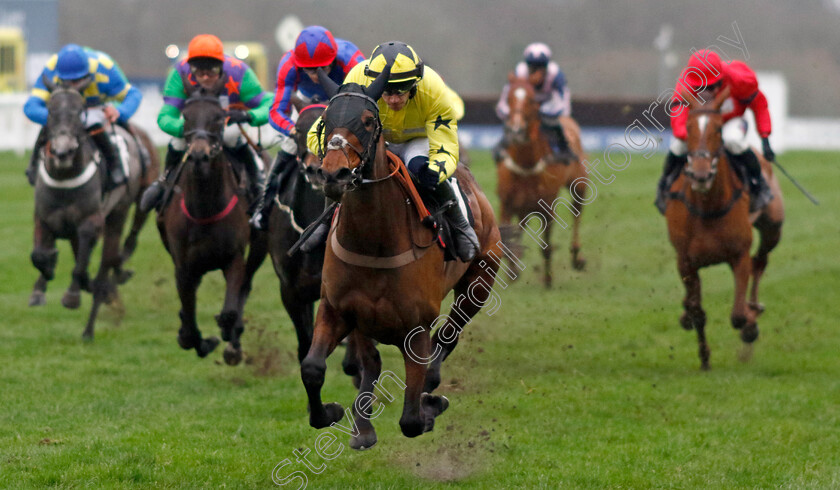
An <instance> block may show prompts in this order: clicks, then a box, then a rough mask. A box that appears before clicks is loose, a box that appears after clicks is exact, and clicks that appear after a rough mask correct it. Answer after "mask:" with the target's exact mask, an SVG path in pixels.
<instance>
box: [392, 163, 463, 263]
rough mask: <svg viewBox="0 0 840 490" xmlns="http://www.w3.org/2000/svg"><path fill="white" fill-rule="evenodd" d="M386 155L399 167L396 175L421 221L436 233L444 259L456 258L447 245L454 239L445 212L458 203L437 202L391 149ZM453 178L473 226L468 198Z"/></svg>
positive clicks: (393, 164)
mask: <svg viewBox="0 0 840 490" xmlns="http://www.w3.org/2000/svg"><path fill="white" fill-rule="evenodd" d="M387 155H388V159H389V160H390V162H391V166H392V167H393V166H398V167H400V171H398V172H397V173H396V177H397V179H398V181H399V182H400V184H401V185H402V186H403V189H404V190H405V191H406V193H407V194H408V198H409V199H411V201H412V203H413V204H414V206H415V209H416V210H417V213H418V215H419V216H420V221H421V223H423V225H424V226H426V227H427V228H429V229H431V230H432V231H434V232H435V233H436V235H437V236H436V240H435V241H436V242H437V244H438V246H439V247H440V248H441V249H442V250H443V255H444V260H445V261H450V260H456V259H457V257H456V256H455V251H454V250H453V248H452V247H450V246H449V244H450V243H455V239H454V238H453V229H452V225H451V224H450V223H449V221H448V220H447V219H446V214H445V213H446V211H447V209H448V206H451V205H455V206H457V205H458V204H457V203H456V204H452V203H451V202H449V203H445V202H439V201H438V200H437V199H436V198H435V196H434V194H433V193H432V192H430V191H428V190H426V189H424V188H423V187H420V186H418V185H416V183H415V181H414V176H413V175H412V174H411V172H409V171H408V168H407V167H406V166H405V164H403V162H402V160H400V158H399V157H398V156H397V155H395V154H394V153H392V152H391V151H388V152H387ZM453 180H454V181H455V183H456V184H457V189H458V192H459V193H460V194H461V201H462V202H463V203H464V207H465V208H466V216H467V221H468V222H469V223H470V226H475V218H474V216H473V213H472V209H470V206H469V202H470V201H469V198H468V197H467V194H466V193H465V192H464V189H462V188H461V183H460V182H458V180H457V179H454V178H453ZM443 185H448V184H443ZM461 211H462V212H463V211H464V209H463V208H462V210H461Z"/></svg>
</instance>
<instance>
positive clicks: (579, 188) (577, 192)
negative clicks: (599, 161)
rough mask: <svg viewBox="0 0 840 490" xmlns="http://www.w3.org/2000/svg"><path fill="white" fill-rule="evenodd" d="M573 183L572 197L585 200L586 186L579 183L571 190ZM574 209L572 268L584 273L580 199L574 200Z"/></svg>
mask: <svg viewBox="0 0 840 490" xmlns="http://www.w3.org/2000/svg"><path fill="white" fill-rule="evenodd" d="M572 165H577V166H581V165H580V164H575V163H572ZM580 173H581V175H580V176H585V174H584V173H583V172H582V171H581V172H580ZM572 182H574V181H572ZM572 182H570V183H569V186H570V187H569V190H570V191H574V192H572V197H573V198H574V197H575V196H579V197H581V198H582V199H583V200H585V199H586V190H587V189H586V185H584V184H582V183H578V184H576V185H575V188H574V189H572V188H571V184H572ZM572 207H573V208H574V210H575V212H574V213H573V214H574V216H573V222H572V244H571V246H570V247H569V251H570V252H571V253H572V267H573V268H574V269H575V270H577V271H582V270H583V269H585V268H586V259H585V258H583V255H581V253H580V215H581V211H582V210H583V205H582V204H581V203H580V202H578V199H572Z"/></svg>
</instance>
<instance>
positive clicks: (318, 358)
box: [300, 298, 349, 429]
mask: <svg viewBox="0 0 840 490" xmlns="http://www.w3.org/2000/svg"><path fill="white" fill-rule="evenodd" d="M348 331H349V326H348V325H347V323H346V322H345V321H344V319H343V318H341V316H340V315H339V314H338V313H337V312H336V311H335V309H334V308H333V307H332V305H330V303H329V301H327V300H326V298H321V304H320V305H319V306H318V313H317V316H316V317H315V332H314V335H313V338H312V345H311V346H310V348H309V352H308V353H307V354H306V357H305V358H304V359H303V361H301V363H300V378H301V380H302V381H303V386H304V387H305V388H306V396H307V398H308V399H309V425H311V426H312V427H314V428H316V429H323V428H324V427H328V426H329V425H330V424H332V423H333V422H338V421H339V420H341V417H343V416H344V411H343V409H342V407H341V405H339V404H338V403H328V404H324V403H323V402H322V401H321V387H322V386H323V385H324V377H325V375H326V372H327V361H326V360H327V357H328V356H329V355H330V354H332V351H333V350H335V346H336V345H338V342H339V341H340V340H341V339H343V338H344V336H345V335H347V332H348Z"/></svg>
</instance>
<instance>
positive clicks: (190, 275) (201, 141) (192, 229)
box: [157, 78, 267, 365]
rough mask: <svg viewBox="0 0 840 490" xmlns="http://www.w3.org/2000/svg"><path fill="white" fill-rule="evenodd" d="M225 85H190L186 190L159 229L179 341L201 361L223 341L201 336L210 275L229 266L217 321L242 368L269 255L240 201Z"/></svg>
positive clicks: (181, 185) (181, 188) (181, 181)
mask: <svg viewBox="0 0 840 490" xmlns="http://www.w3.org/2000/svg"><path fill="white" fill-rule="evenodd" d="M224 81H225V79H224V78H221V79H220V80H219V83H217V84H216V85H215V86H214V87H212V88H211V89H209V90H208V89H204V88H194V87H193V86H192V85H191V84H185V87H187V97H188V98H187V101H186V103H185V105H184V110H183V111H182V115H183V116H184V138H185V139H186V142H187V145H188V147H187V150H186V152H185V154H184V160H183V161H182V162H181V163H180V164H179V165H180V167H181V168H179V169H176V170H174V171H176V172H177V171H180V172H181V173H180V175H179V176H178V177H177V189H178V191H176V194H175V195H173V200H172V204H171V205H169V206H166V208H165V209H164V211H163V212H162V213H161V214H159V215H158V219H157V224H158V230H159V231H160V235H161V239H162V240H163V244H164V246H165V247H166V250H167V251H168V252H169V254H170V255H171V256H172V261H173V262H174V264H175V280H176V283H177V287H178V296H179V297H180V299H181V311H180V317H181V328H180V330H179V331H178V344H179V345H180V346H181V348H183V349H186V350H188V349H195V351H196V353H197V354H198V356H199V357H205V356H206V355H207V354H209V353H210V352H211V351H213V349H215V348H216V346H217V345H218V344H219V339H218V338H216V337H209V338H202V337H201V332H200V331H199V330H198V325H197V323H196V318H195V304H196V290H197V289H198V285H199V284H200V283H201V278H202V276H204V274H206V273H207V272H209V271H212V270H216V269H221V270H222V272H223V274H224V277H225V283H226V288H225V301H224V305H223V307H222V311H221V314H219V315H218V316H217V317H216V321H217V323H218V325H219V328H220V329H221V332H222V339H223V340H225V341H227V342H228V345H227V346H226V348H225V352H224V359H225V362H226V363H228V364H230V365H236V364H238V363H239V362H240V361H241V360H242V347H241V344H240V341H239V340H240V336H241V335H242V332H243V330H244V325H243V322H242V311H243V309H244V307H245V302H246V300H247V299H248V294H249V293H250V291H251V280H252V279H253V276H254V272H256V270H257V269H258V268H259V266H260V264H262V261H263V259H265V256H266V253H267V250H266V239H265V234H264V233H257V232H252V231H251V228H250V226H249V225H248V216H247V209H248V204H247V202H245V200H244V199H240V195H244V190H243V189H242V188H243V187H246V186H245V184H244V183H243V184H242V185H240V184H239V183H238V182H237V177H236V175H235V173H234V170H233V168H232V167H231V163H230V161H229V160H228V158H227V155H226V154H225V152H224V151H223V149H222V131H223V130H224V127H225V123H226V113H225V110H224V109H223V108H222V106H221V103H220V101H219V97H218V94H219V92H220V91H221V89H222V87H223V84H224ZM244 178H245V177H243V179H244ZM177 192H180V194H177ZM246 248H249V251H248V256H247V262H246V258H245V249H246Z"/></svg>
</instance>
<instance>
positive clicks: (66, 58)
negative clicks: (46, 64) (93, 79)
mask: <svg viewBox="0 0 840 490" xmlns="http://www.w3.org/2000/svg"><path fill="white" fill-rule="evenodd" d="M55 71H56V75H58V78H60V79H61V80H76V79H79V78H82V77H84V76H87V75H89V74H90V64H89V63H88V57H87V53H85V49H84V48H83V47H81V46H79V45H78V44H68V45H67V46H64V47H63V48H61V51H59V52H58V61H57V62H56V64H55Z"/></svg>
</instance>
